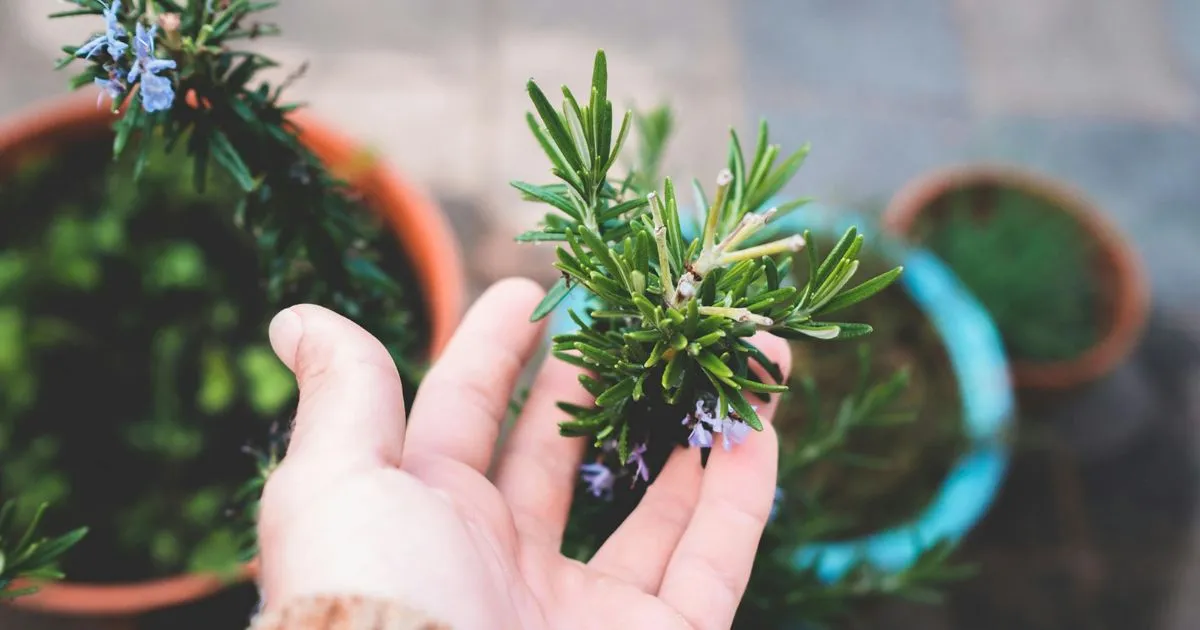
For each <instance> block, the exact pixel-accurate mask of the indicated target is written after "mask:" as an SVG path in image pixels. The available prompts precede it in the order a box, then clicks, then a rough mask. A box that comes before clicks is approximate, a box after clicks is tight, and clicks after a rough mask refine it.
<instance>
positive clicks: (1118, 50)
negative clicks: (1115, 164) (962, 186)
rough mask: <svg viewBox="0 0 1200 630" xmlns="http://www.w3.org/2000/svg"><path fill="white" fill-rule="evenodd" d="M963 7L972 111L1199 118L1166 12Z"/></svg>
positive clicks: (1156, 7)
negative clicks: (1176, 57) (1170, 41)
mask: <svg viewBox="0 0 1200 630" xmlns="http://www.w3.org/2000/svg"><path fill="white" fill-rule="evenodd" d="M1184 1H1188V0H1184ZM955 4H956V6H957V7H958V14H959V19H960V21H961V23H962V27H963V33H964V35H965V38H966V41H967V42H968V46H967V59H968V61H969V63H970V66H969V67H970V76H971V85H972V101H973V103H974V105H975V106H976V108H977V109H978V110H979V111H981V112H983V113H986V114H999V115H1004V114H1013V115H1107V116H1121V117H1129V118H1138V119H1153V120H1182V119H1186V118H1188V117H1189V116H1191V115H1192V114H1193V112H1194V108H1195V107H1196V104H1195V99H1194V95H1193V93H1192V92H1191V90H1190V89H1189V86H1188V85H1187V82H1186V81H1185V77H1184V74H1183V72H1181V69H1180V68H1179V67H1178V64H1177V63H1175V60H1174V57H1173V54H1172V50H1171V47H1170V45H1169V44H1168V41H1167V40H1168V38H1167V26H1166V20H1165V18H1164V15H1163V10H1162V3H1161V2H1158V1H1153V2H1151V1H1146V0H1107V1H1105V2H1096V1H1095V0H1004V1H1003V2H994V1H992V0H955Z"/></svg>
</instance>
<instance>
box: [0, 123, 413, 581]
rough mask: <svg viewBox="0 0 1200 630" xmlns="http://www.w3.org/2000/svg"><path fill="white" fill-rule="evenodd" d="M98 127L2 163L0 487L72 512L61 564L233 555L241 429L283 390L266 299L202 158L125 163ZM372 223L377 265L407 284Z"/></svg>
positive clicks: (116, 566)
mask: <svg viewBox="0 0 1200 630" xmlns="http://www.w3.org/2000/svg"><path fill="white" fill-rule="evenodd" d="M111 141H112V140H111V136H109V135H107V134H99V135H98V136H97V137H95V138H94V139H92V140H85V141H77V142H76V143H73V144H71V145H70V146H67V147H64V148H62V150H55V151H48V152H45V153H40V154H33V153H30V154H28V155H26V156H23V157H22V158H20V159H19V160H17V162H16V168H15V169H13V170H11V171H10V172H7V173H4V174H0V381H2V382H3V383H4V384H5V386H4V387H3V388H0V453H3V457H0V495H2V496H19V497H21V498H22V502H23V505H24V507H25V508H26V509H29V508H32V507H33V506H35V505H36V504H38V503H40V502H42V501H48V502H50V503H51V504H52V508H51V510H50V512H49V513H48V514H47V523H46V529H47V531H65V530H67V529H69V528H73V527H76V526H79V525H87V526H88V527H89V528H90V530H91V531H90V533H89V535H88V536H87V537H86V538H85V539H84V541H83V542H82V543H81V544H80V545H79V546H78V547H76V548H75V549H74V550H73V551H72V552H71V553H70V554H68V556H67V557H66V558H65V560H64V562H63V566H62V568H63V569H64V570H65V572H66V573H67V575H68V579H70V580H71V581H77V582H96V583H113V582H127V581H137V580H144V579H149V578H156V577H166V576H170V575H174V574H178V573H182V572H189V571H212V572H218V573H224V572H227V571H233V570H236V568H237V566H238V563H239V561H240V560H242V559H244V558H243V555H244V549H245V546H246V543H247V542H248V541H247V539H246V537H247V536H248V535H249V534H250V533H251V531H252V530H251V526H250V524H249V522H247V521H246V520H245V515H244V512H243V510H242V508H243V506H242V505H240V504H238V502H237V501H236V500H235V496H236V495H237V492H238V490H239V488H241V487H242V486H243V484H245V483H246V482H247V481H248V480H249V479H251V478H253V476H254V475H255V462H254V460H253V458H251V457H249V456H247V455H245V454H243V453H242V449H243V448H244V447H245V446H247V445H262V444H263V442H264V440H266V439H267V437H268V432H269V427H270V426H271V425H272V423H274V422H276V421H281V420H282V421H286V420H287V419H288V418H289V416H290V414H291V412H292V410H293V409H294V397H295V385H294V381H293V379H292V377H291V375H290V373H289V372H288V371H287V369H286V368H285V367H283V365H282V364H281V363H279V361H278V360H277V359H276V358H275V357H274V354H273V353H272V351H271V349H270V346H269V345H268V343H267V339H266V329H267V323H268V322H269V320H270V318H271V317H272V316H273V315H274V313H275V308H274V307H272V306H271V305H270V304H268V303H267V302H266V300H265V296H264V291H263V287H262V284H261V280H260V278H261V277H262V274H261V273H260V272H259V270H260V266H259V262H258V260H257V258H256V248H255V243H254V242H253V240H252V239H251V238H250V237H248V236H247V235H246V234H244V233H243V232H242V231H241V230H239V229H238V228H236V227H235V226H234V223H233V220H232V213H233V208H234V206H235V203H236V201H237V199H238V197H239V193H238V192H237V191H236V190H235V187H234V186H233V185H232V184H231V183H230V182H228V181H225V180H223V179H221V178H219V176H218V175H219V174H220V173H221V171H220V169H218V168H215V167H214V168H210V169H209V173H210V181H209V182H208V186H207V189H206V192H204V193H197V192H196V191H195V190H194V187H193V184H192V170H191V163H190V162H189V161H186V160H187V158H186V157H185V156H183V154H182V151H177V152H176V153H175V154H173V155H170V156H168V155H163V154H155V155H154V156H153V157H152V159H151V160H150V162H149V163H148V166H147V168H146V171H145V172H144V173H143V179H142V180H141V181H140V182H136V183H135V182H134V181H133V180H132V175H131V173H132V168H131V164H129V163H128V162H127V161H126V162H121V163H114V162H113V161H112V158H111ZM127 154H128V155H134V151H133V150H127ZM360 201H361V203H362V204H367V203H369V200H360ZM363 211H364V212H366V210H365V208H364V210H363ZM379 239H380V245H381V246H380V247H379V248H378V251H380V252H381V254H382V259H381V260H379V261H378V262H379V264H380V266H381V267H382V268H384V269H385V270H386V271H388V272H390V273H392V274H394V277H397V278H399V279H400V281H401V282H402V283H403V284H404V287H405V288H406V289H407V290H408V292H407V295H410V296H413V299H414V300H419V298H417V297H416V296H419V295H420V292H419V291H418V290H417V288H416V284H415V281H414V280H413V278H412V276H411V275H410V274H409V273H408V272H407V270H408V269H409V268H410V265H409V264H408V261H407V260H405V257H404V255H403V253H401V252H400V250H399V248H398V247H396V246H395V245H394V242H393V241H392V240H391V239H392V236H391V235H390V234H389V233H387V232H386V231H381V232H380V236H379ZM413 306H414V308H413V309H412V310H413V313H414V317H415V318H416V319H417V321H415V322H414V323H413V326H414V330H427V329H428V326H427V323H426V321H425V320H424V319H423V318H424V317H425V309H424V308H423V305H422V304H420V303H419V302H416V303H414V304H413ZM422 338H423V336H422ZM413 355H414V356H424V354H423V349H422V348H419V347H414V348H413ZM406 389H408V390H412V389H414V388H411V387H410V388H406Z"/></svg>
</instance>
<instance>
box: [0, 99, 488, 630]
mask: <svg viewBox="0 0 1200 630" xmlns="http://www.w3.org/2000/svg"><path fill="white" fill-rule="evenodd" d="M291 120H292V121H293V122H294V123H296V125H297V126H298V127H300V129H301V140H302V141H303V142H304V143H305V144H306V145H308V147H309V148H310V149H312V150H313V151H314V152H315V153H316V154H317V155H318V156H319V157H321V159H323V160H324V161H325V162H326V163H327V164H329V165H330V166H331V168H333V169H335V170H337V169H338V167H339V166H341V167H343V170H344V171H345V172H346V173H347V178H348V179H349V181H350V183H351V184H352V185H353V186H354V187H355V188H356V189H358V190H359V191H360V192H362V193H365V194H366V196H367V197H368V198H369V199H371V200H372V206H373V209H374V210H376V211H378V212H380V213H382V214H383V216H384V217H385V219H386V220H387V222H388V224H389V226H390V227H391V228H392V230H393V231H394V232H395V234H396V237H397V238H398V240H399V241H400V243H401V247H402V248H403V249H404V251H405V252H407V253H408V255H409V258H410V259H411V262H412V264H413V267H414V268H415V273H416V277H417V280H418V283H419V285H420V289H421V293H422V297H423V298H424V302H425V305H426V308H427V309H428V321H429V325H430V341H429V351H430V356H431V357H434V356H436V355H437V354H438V353H440V352H441V350H442V349H443V348H444V347H445V345H446V343H447V342H448V341H449V340H450V336H451V334H452V333H453V332H454V329H455V328H456V327H457V325H458V320H459V317H460V316H461V314H462V309H463V299H464V295H465V281H464V277H463V270H462V263H461V258H460V252H459V249H458V244H457V242H456V241H455V238H454V236H453V232H452V231H451V230H450V227H449V223H448V222H447V221H446V219H445V217H444V216H443V215H442V213H441V211H440V210H439V209H438V207H437V206H436V205H434V203H433V202H432V201H431V200H430V198H429V197H428V196H427V195H426V194H425V193H424V192H422V191H421V190H420V189H418V188H417V187H415V186H413V185H412V184H411V183H410V182H408V181H406V180H404V179H403V178H402V177H400V176H399V175H398V174H397V173H396V172H394V171H393V170H392V169H390V168H388V167H387V166H386V165H384V164H382V163H379V162H372V163H367V164H365V165H364V164H362V163H361V160H359V159H358V158H359V157H360V156H362V155H363V154H364V153H363V147H362V146H361V145H359V144H357V143H355V142H354V141H352V140H350V139H349V138H347V137H345V136H343V135H341V134H339V133H338V132H336V131H334V130H333V129H331V128H329V127H328V126H326V125H325V124H323V123H321V122H320V121H319V119H317V118H316V117H314V116H311V115H309V114H307V113H305V112H303V111H298V112H296V113H295V114H294V115H293V116H292V118H291ZM112 122H113V115H112V114H111V113H110V112H109V110H108V109H107V108H97V107H96V97H95V95H94V94H88V93H83V94H81V95H78V96H71V97H67V98H60V99H56V100H52V101H49V102H47V103H44V104H41V105H39V106H36V107H33V108H31V109H30V110H29V111H27V112H25V113H23V114H19V115H16V116H13V117H11V118H9V119H7V120H5V121H3V122H0V172H3V171H5V170H7V168H8V167H9V166H11V164H12V163H14V162H15V161H16V160H20V159H22V158H24V157H26V156H28V155H30V154H31V153H53V152H55V151H58V150H60V148H61V147H62V146H64V145H68V144H70V143H71V142H73V141H75V140H76V139H80V138H86V137H95V136H96V135H97V134H104V133H110V125H111V124H112ZM347 168H348V169H349V170H347ZM257 564H258V563H257V560H255V561H253V562H250V563H249V564H247V565H245V566H243V567H242V568H241V570H240V571H239V573H238V575H237V576H236V577H234V578H233V579H222V578H220V577H218V576H214V575H203V574H185V575H179V576H175V577H170V578H165V579H155V580H148V581H145V582H138V583H130V584H102V585H101V584H83V583H72V582H69V581H65V582H58V583H51V584H45V585H42V586H41V590H40V591H39V592H37V593H36V594H34V595H30V596H27V597H22V598H19V599H17V600H15V601H13V602H12V605H14V606H17V607H20V608H26V609H30V610H40V611H45V612H50V613H54V614H59V615H80V616H89V617H103V616H117V617H121V616H135V615H139V614H142V613H145V612H149V611H152V610H157V609H161V608H169V607H172V606H177V605H180V604H184V603H187V602H190V601H194V600H198V599H201V598H204V597H207V596H209V595H212V594H214V593H216V592H217V591H219V590H221V589H223V588H225V587H226V586H228V585H230V584H232V583H237V582H242V581H245V580H249V579H252V578H253V577H254V576H255V575H256V573H257Z"/></svg>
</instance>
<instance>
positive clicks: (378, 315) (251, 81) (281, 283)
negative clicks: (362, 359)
mask: <svg viewBox="0 0 1200 630" xmlns="http://www.w3.org/2000/svg"><path fill="white" fill-rule="evenodd" d="M67 1H68V2H69V3H70V4H73V5H75V6H76V7H77V8H74V9H71V10H67V11H62V12H59V13H56V14H54V15H53V16H52V17H74V16H86V17H87V19H90V20H93V21H94V23H95V24H96V25H97V26H98V27H99V26H101V25H103V19H102V13H103V12H104V11H105V8H106V5H105V4H102V3H101V2H99V0H67ZM276 4H277V2H252V1H250V0H220V1H215V0H127V2H125V3H124V6H122V7H121V10H120V11H119V12H118V14H117V18H118V21H119V23H120V24H121V25H122V27H123V28H124V29H125V31H126V32H128V33H134V32H135V26H136V25H137V24H139V23H140V24H142V25H144V26H147V27H148V26H151V25H154V26H158V27H159V28H158V29H157V32H156V37H155V41H156V49H157V52H158V53H159V54H160V55H163V56H164V57H163V58H165V59H167V60H170V61H173V62H175V64H176V65H175V70H173V71H171V75H172V76H173V82H174V90H175V92H176V94H177V95H178V97H177V98H175V99H174V102H173V104H172V106H171V107H170V109H168V110H166V111H155V112H148V111H146V110H145V108H144V107H142V106H141V105H142V101H141V100H140V99H141V98H142V97H141V93H140V92H139V91H137V90H132V89H130V90H128V91H126V92H124V93H123V94H122V95H121V96H120V97H119V98H117V99H114V101H113V109H114V111H119V112H120V118H119V119H118V120H117V121H116V123H115V124H114V127H113V129H114V132H115V138H114V144H113V154H114V156H117V157H120V156H121V155H123V154H124V153H125V152H126V151H133V152H134V156H133V160H132V168H133V172H134V173H135V175H137V176H140V175H141V174H142V173H144V172H145V170H146V169H147V168H148V167H152V162H153V161H154V159H156V157H155V153H156V152H158V151H166V152H167V153H172V152H174V151H176V150H180V149H181V150H182V151H184V152H185V153H186V154H187V155H188V156H189V158H190V160H191V168H190V171H191V174H190V177H191V179H192V181H193V182H194V186H195V189H196V190H197V191H204V190H205V189H206V187H207V186H208V183H209V180H210V178H209V170H210V168H211V167H212V166H213V165H214V164H215V165H216V166H218V167H219V168H220V169H221V170H222V171H224V172H225V173H227V174H228V176H229V178H230V181H231V182H233V183H234V185H236V186H237V187H238V188H240V190H241V196H240V199H239V200H237V201H236V202H235V206H236V208H235V209H234V213H233V216H232V220H233V221H234V222H235V224H236V225H237V226H239V227H240V228H241V229H242V230H244V231H245V233H246V234H247V235H249V237H251V238H252V239H254V241H255V243H256V244H257V247H258V251H259V261H260V272H261V274H262V276H263V278H264V280H265V282H264V286H265V288H266V293H267V296H268V298H269V300H270V302H271V303H272V304H273V305H276V306H279V307H280V308H282V307H284V306H288V305H291V304H296V303H306V302H307V303H315V304H321V305H324V306H327V307H329V308H333V309H335V310H337V311H339V312H341V313H343V314H345V315H347V316H349V317H351V318H352V319H354V320H355V321H357V322H358V323H360V324H362V325H363V326H364V327H365V328H366V329H367V330H370V331H371V332H372V333H374V334H375V335H376V336H378V337H379V338H380V339H381V340H383V342H384V344H385V345H386V346H387V347H388V349H389V351H391V353H392V356H393V358H395V360H396V361H397V363H398V364H400V367H401V371H402V373H404V374H406V375H415V374H417V373H419V371H420V370H419V368H418V366H415V365H413V364H412V362H411V360H412V357H413V355H414V351H416V350H419V348H418V345H419V342H420V340H419V339H417V338H415V336H414V335H413V332H412V330H413V326H412V325H411V320H412V315H411V311H412V308H413V306H414V305H413V303H412V302H413V299H414V296H407V295H405V293H404V290H403V285H402V283H400V282H397V281H396V279H395V278H393V277H392V276H391V275H390V274H388V273H387V272H385V271H384V270H383V269H381V267H380V264H379V263H380V261H379V256H378V254H377V252H375V251H373V248H372V246H373V245H374V243H375V241H376V240H377V239H378V234H379V229H380V225H379V221H378V220H377V219H376V218H375V217H372V216H371V215H370V214H369V213H364V212H362V210H361V207H360V206H361V199H360V195H359V194H358V193H357V192H355V191H354V190H352V188H351V187H350V186H349V184H348V183H347V182H346V181H344V179H342V177H341V176H339V175H338V174H337V173H334V172H332V171H331V170H330V169H329V168H327V166H326V165H324V164H323V163H322V162H321V161H320V160H319V159H318V158H317V156H316V155H314V154H313V152H312V151H311V150H309V149H308V148H307V147H305V146H304V144H303V143H302V142H301V140H300V136H299V130H298V129H297V128H296V127H295V126H294V125H293V124H292V123H291V122H290V121H289V119H288V114H289V113H290V112H292V111H294V110H295V109H296V108H297V107H298V105H295V104H289V103H285V102H283V101H282V92H283V90H284V89H285V88H286V87H287V86H288V84H290V83H291V82H292V81H293V80H295V79H297V78H299V76H300V75H301V74H302V72H303V69H301V70H300V71H299V72H297V73H296V74H294V75H292V76H291V77H289V78H288V79H287V80H285V81H283V82H282V83H280V84H279V85H274V86H273V85H270V84H268V83H266V82H263V81H261V80H260V78H259V73H260V72H261V71H262V70H266V69H269V68H273V67H276V66H277V65H278V64H277V63H276V62H275V61H274V60H272V59H270V58H268V57H265V56H263V55H261V54H259V53H257V52H254V51H251V50H245V49H241V48H239V45H241V44H243V43H245V42H247V41H249V40H254V39H257V38H260V37H264V36H268V35H275V34H277V33H278V28H277V27H275V26H274V25H272V24H270V23H265V22H262V21H261V20H260V19H259V16H260V14H261V13H262V12H264V11H266V10H268V9H270V8H272V7H274V6H275V5H276ZM78 49H79V46H64V47H63V52H65V53H66V54H67V55H68V57H65V58H64V59H62V60H61V61H60V63H59V67H67V66H69V65H71V64H73V63H77V62H79V63H84V64H85V65H86V67H85V68H84V69H83V70H82V71H81V72H80V73H78V74H77V75H76V76H75V77H74V78H73V79H72V84H73V85H75V86H77V87H80V86H84V85H90V84H91V83H92V82H93V81H94V80H95V79H104V78H105V77H109V76H110V74H111V72H112V70H113V67H114V65H119V64H114V60H112V59H109V58H107V54H106V53H104V52H103V51H101V52H100V53H98V54H96V55H94V56H93V57H91V58H88V59H80V58H78V57H76V56H75V55H76V51H77V50H78ZM138 137H140V138H142V139H143V140H147V139H149V138H155V141H153V142H151V141H143V142H140V143H134V142H131V141H132V140H133V139H134V138H138ZM183 174H184V175H186V174H187V173H186V171H185V172H184V173H183ZM385 246H390V244H385ZM173 264H184V265H185V266H186V261H182V260H174V261H173Z"/></svg>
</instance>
